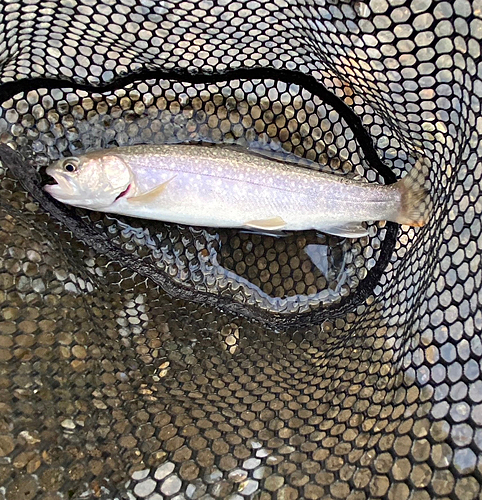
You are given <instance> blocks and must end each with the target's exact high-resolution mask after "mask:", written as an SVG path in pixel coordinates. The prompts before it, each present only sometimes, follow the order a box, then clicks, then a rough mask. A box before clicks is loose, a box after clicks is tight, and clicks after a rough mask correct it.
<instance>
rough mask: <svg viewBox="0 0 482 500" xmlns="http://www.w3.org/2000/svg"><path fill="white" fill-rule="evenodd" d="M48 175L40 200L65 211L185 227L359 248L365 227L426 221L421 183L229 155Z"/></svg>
mask: <svg viewBox="0 0 482 500" xmlns="http://www.w3.org/2000/svg"><path fill="white" fill-rule="evenodd" d="M412 171H415V172H417V168H416V167H415V168H413V169H412ZM47 173H48V174H49V175H50V176H52V177H53V178H54V180H55V181H56V184H49V185H46V186H45V190H46V191H47V192H48V193H50V194H51V195H52V196H53V197H54V198H56V199H57V200H59V201H61V202H63V203H66V204H68V205H74V206H77V207H82V208H87V209H91V210H98V211H102V212H108V213H113V214H120V215H128V216H131V217H140V218H144V219H154V220H162V221H168V222H175V223H179V224H188V225H192V226H210V227H233V228H234V227H239V228H246V229H251V230H258V231H271V232H272V231H285V230H289V231H297V230H305V229H315V230H319V231H322V232H325V233H329V234H334V235H338V236H344V237H351V238H357V237H362V236H366V235H367V234H368V233H367V230H366V228H365V227H364V226H363V225H362V223H363V222H365V221H380V220H387V221H394V222H398V223H400V224H408V225H411V226H422V225H423V224H425V223H426V220H427V217H428V210H427V207H428V193H427V191H426V190H425V189H424V187H423V182H421V181H420V177H421V176H420V175H406V176H405V177H404V178H403V179H402V180H400V181H399V182H397V183H395V184H392V185H389V186H384V185H381V184H376V183H366V182H357V181H354V180H351V179H347V178H344V177H341V176H338V175H333V174H327V173H323V172H319V171H316V170H313V169H310V168H304V167H300V166H297V165H296V164H294V163H289V162H285V161H281V160H278V159H275V158H269V157H265V156H261V155H260V154H258V153H252V152H250V151H248V150H246V151H244V150H240V149H237V148H236V149H234V148H229V147H216V146H201V145H190V144H168V145H157V146H156V145H150V146H148V145H139V146H128V147H121V148H113V149H106V150H102V151H95V152H89V153H86V154H82V155H79V156H75V157H69V158H64V159H62V160H59V161H57V162H55V163H53V164H52V165H50V166H49V167H48V168H47ZM422 181H423V179H422Z"/></svg>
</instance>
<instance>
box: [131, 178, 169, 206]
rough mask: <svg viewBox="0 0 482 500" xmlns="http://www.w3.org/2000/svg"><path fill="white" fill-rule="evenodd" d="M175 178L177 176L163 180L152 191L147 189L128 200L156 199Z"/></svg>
mask: <svg viewBox="0 0 482 500" xmlns="http://www.w3.org/2000/svg"><path fill="white" fill-rule="evenodd" d="M175 178H176V176H174V177H171V178H170V179H169V180H168V181H166V182H163V183H162V184H160V185H159V186H156V187H155V188H154V189H151V190H150V191H146V192H145V193H142V194H140V195H138V196H133V197H132V198H127V201H128V202H131V203H149V202H151V201H154V200H155V199H156V198H157V197H158V196H159V195H160V194H161V193H162V192H163V191H164V190H165V189H166V188H167V185H168V184H169V183H170V182H171V181H172V180H173V179H175Z"/></svg>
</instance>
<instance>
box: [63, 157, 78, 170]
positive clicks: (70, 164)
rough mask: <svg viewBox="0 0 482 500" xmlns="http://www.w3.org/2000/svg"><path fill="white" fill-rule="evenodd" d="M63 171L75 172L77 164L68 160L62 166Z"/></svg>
mask: <svg viewBox="0 0 482 500" xmlns="http://www.w3.org/2000/svg"><path fill="white" fill-rule="evenodd" d="M63 169H64V170H65V171H66V172H75V171H76V170H77V163H76V162H74V161H72V160H68V161H66V162H65V163H64V164H63Z"/></svg>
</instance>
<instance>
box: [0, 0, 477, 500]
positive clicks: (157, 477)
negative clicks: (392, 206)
mask: <svg viewBox="0 0 482 500" xmlns="http://www.w3.org/2000/svg"><path fill="white" fill-rule="evenodd" d="M0 9H1V10H0V12H1V14H0V16H1V26H0V29H1V32H0V62H1V71H0V83H1V85H0V101H1V103H2V106H1V109H0V143H1V145H0V160H1V165H2V167H1V171H0V192H1V197H0V213H1V215H0V256H1V257H0V258H1V261H0V262H1V267H0V499H2V500H3V499H5V500H13V499H15V500H17V499H22V500H29V499H41V500H60V499H71V498H73V499H79V500H80V499H83V498H89V499H90V498H101V499H106V500H107V499H109V500H111V499H119V500H125V499H129V500H130V499H144V498H145V499H148V500H160V499H172V500H184V499H203V500H207V499H216V498H219V499H229V500H241V499H248V498H253V499H259V500H261V499H262V500H265V499H279V500H295V499H298V498H299V499H320V498H323V499H325V498H326V499H344V498H349V499H352V500H355V499H357V500H358V499H367V498H387V499H397V500H398V499H401V500H403V499H414V500H415V499H416V500H425V499H431V498H451V499H457V498H460V499H463V500H469V499H475V498H480V495H481V493H480V484H481V482H482V461H481V458H480V457H481V449H482V380H481V376H480V371H481V359H482V342H481V339H480V331H481V323H482V313H481V307H480V306H481V294H480V287H481V278H482V271H481V265H480V249H481V248H482V240H481V224H480V213H481V212H482V199H481V195H480V188H479V183H480V178H481V176H482V168H481V165H480V162H478V155H479V149H480V145H479V143H480V138H479V134H480V133H481V132H482V122H481V121H480V118H479V114H480V95H481V92H482V82H481V80H480V77H479V75H480V74H481V71H482V68H481V66H480V64H481V59H480V50H481V49H480V38H482V3H480V2H477V1H476V2H468V1H466V0H456V1H455V2H444V1H440V2H427V1H425V0H413V1H412V2H403V1H392V2H386V1H385V0H373V1H371V2H369V3H363V2H341V1H339V2H338V1H333V2H318V3H312V2H299V3H298V4H296V3H294V2H285V1H284V0H277V1H267V2H258V1H249V2H237V1H234V2H232V1H229V2H228V1H221V2H216V3H214V2H211V1H201V2H197V3H191V2H187V1H185V2H159V3H157V2H151V1H149V0H143V1H139V2H137V3H136V2H134V1H131V0H123V1H122V2H110V1H108V0H105V1H104V2H100V1H96V0H93V1H85V2H77V1H76V0H65V1H62V2H59V3H46V2H40V1H39V0H32V1H29V2H25V3H22V4H21V3H18V2H8V3H7V2H4V3H2V5H1V6H0ZM165 143H176V144H179V143H202V144H205V145H206V147H208V146H209V147H226V146H225V145H226V144H228V145H230V147H237V148H244V149H251V150H253V151H255V152H256V154H263V155H268V156H274V157H276V158H282V159H286V160H289V161H292V162H296V163H297V164H298V167H299V168H300V169H301V168H311V169H313V168H314V169H319V170H322V171H325V172H331V173H333V174H334V175H345V176H348V177H350V178H354V177H356V178H359V179H362V180H365V181H368V182H379V183H387V184H389V183H392V182H394V181H395V180H396V179H398V178H400V177H402V176H404V175H406V174H407V172H409V171H410V170H411V168H412V167H413V166H414V165H415V164H416V163H417V162H420V161H421V162H422V163H423V165H424V167H425V170H426V176H427V183H426V186H427V188H428V189H429V190H430V195H431V203H432V206H431V217H430V221H429V223H428V224H427V225H426V226H425V227H423V228H409V227H407V226H402V227H400V226H398V225H396V224H394V223H385V222H377V223H375V222H371V223H369V225H368V231H369V235H368V236H367V237H364V238H359V239H346V238H339V237H335V236H328V235H325V234H320V233H316V232H314V231H307V232H299V233H298V232H297V233H292V234H285V235H282V236H281V237H276V236H273V235H265V234H253V233H249V232H243V231H240V230H234V229H233V230H217V229H211V228H199V227H188V226H179V225H176V224H170V223H162V222H153V221H145V220H141V219H132V218H128V217H120V216H114V215H108V214H100V213H96V212H89V211H86V210H81V209H74V208H69V207H66V206H64V205H62V204H60V203H58V202H55V201H54V200H53V199H52V198H50V197H49V196H48V195H47V194H46V193H45V192H44V191H43V190H42V185H43V184H44V183H45V182H46V181H47V177H46V176H45V172H44V167H45V166H47V165H48V164H50V163H51V162H52V161H54V160H56V159H58V158H61V157H66V156H71V155H75V154H80V153H82V152H84V151H88V150H92V149H104V148H112V147H117V146H125V145H134V144H165ZM213 144H214V145H213ZM220 144H223V146H221V145H220ZM421 159H422V160H421Z"/></svg>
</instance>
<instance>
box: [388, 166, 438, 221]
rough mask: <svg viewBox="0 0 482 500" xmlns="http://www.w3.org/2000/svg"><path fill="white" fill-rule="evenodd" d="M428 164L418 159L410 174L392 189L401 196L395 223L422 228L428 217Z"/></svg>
mask: <svg viewBox="0 0 482 500" xmlns="http://www.w3.org/2000/svg"><path fill="white" fill-rule="evenodd" d="M427 178H428V162H427V160H425V159H424V158H419V159H418V160H417V163H416V164H415V166H414V167H413V168H412V170H410V172H409V173H408V174H407V175H406V176H405V177H404V178H403V179H401V180H400V181H398V182H397V183H396V184H395V185H394V187H395V189H398V191H399V192H400V194H401V203H400V208H399V211H398V213H397V216H396V218H395V222H398V223H399V224H406V225H408V226H415V227H421V226H424V225H425V224H426V223H427V222H428V220H429V217H430V192H429V190H428V189H426V188H425V182H426V180H427Z"/></svg>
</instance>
